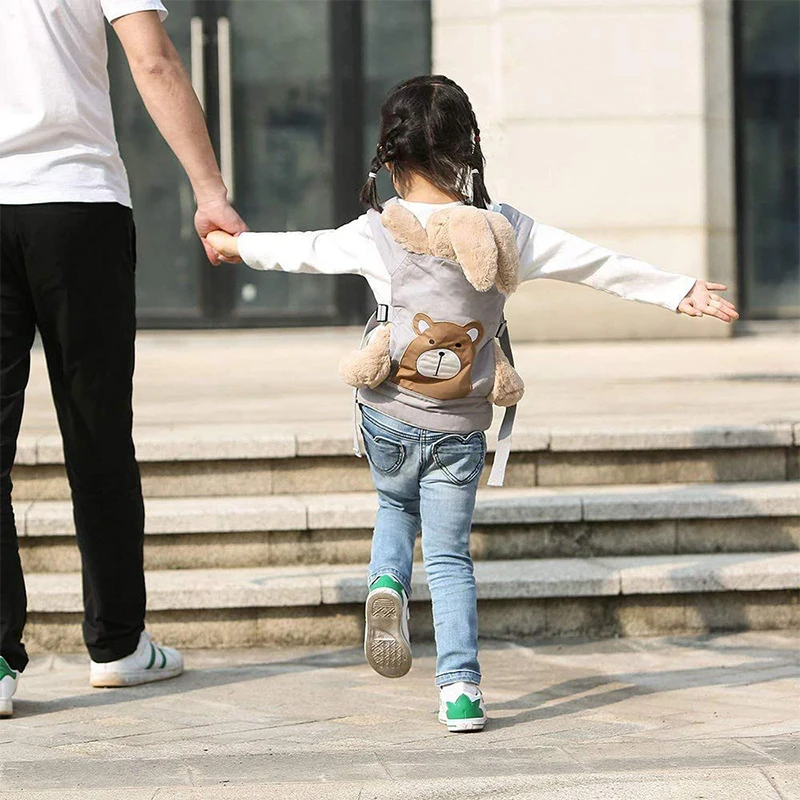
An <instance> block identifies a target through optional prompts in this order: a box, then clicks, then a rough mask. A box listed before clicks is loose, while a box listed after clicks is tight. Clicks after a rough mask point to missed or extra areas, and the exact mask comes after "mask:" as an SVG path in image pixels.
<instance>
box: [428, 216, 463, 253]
mask: <svg viewBox="0 0 800 800" xmlns="http://www.w3.org/2000/svg"><path fill="white" fill-rule="evenodd" d="M452 211H453V209H452V208H444V209H442V210H441V211H437V212H436V213H435V214H431V216H430V217H429V219H428V224H427V225H426V226H425V231H426V234H427V236H428V248H429V251H430V252H431V253H432V254H433V255H435V256H438V257H439V258H446V259H447V260H448V261H455V260H456V251H455V250H453V243H452V242H451V241H450V214H451V213H452Z"/></svg>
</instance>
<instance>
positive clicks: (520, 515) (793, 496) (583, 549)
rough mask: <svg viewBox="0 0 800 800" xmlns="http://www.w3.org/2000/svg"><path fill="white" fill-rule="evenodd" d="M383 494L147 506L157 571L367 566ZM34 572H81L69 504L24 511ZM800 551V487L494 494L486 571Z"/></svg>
mask: <svg viewBox="0 0 800 800" xmlns="http://www.w3.org/2000/svg"><path fill="white" fill-rule="evenodd" d="M376 509H377V499H376V497H375V494H374V493H373V492H365V493H351V494H301V495H293V496H274V495H272V496H264V497H225V498H216V497H210V498H195V499H191V498H190V499H187V498H184V499H172V498H156V499H150V500H148V501H147V517H146V532H147V544H146V548H145V553H146V559H147V566H148V568H151V569H186V568H199V567H212V566H218V567H267V566H280V565H298V564H306V565H311V564H347V563H365V562H366V560H367V559H368V558H369V547H370V540H371V531H372V527H373V525H374V522H375V513H376ZM16 517H17V525H18V529H19V534H20V549H21V554H22V558H23V563H24V565H25V567H26V570H28V571H29V572H64V571H72V570H78V569H79V557H78V551H77V547H76V546H75V543H74V537H73V533H74V526H73V521H72V509H71V505H70V504H69V503H68V502H62V501H35V502H29V503H18V504H17V505H16ZM797 549H800V482H799V481H785V482H775V483H760V484H755V483H746V484H708V485H688V486H683V485H654V486H652V485H633V486H613V487H603V486H600V487H576V488H558V489H545V488H532V489H485V490H481V491H479V493H478V502H477V505H476V510H475V520H474V527H473V536H472V551H473V555H474V557H475V559H476V560H498V559H513V558H542V557H550V558H553V557H576V556H582V557H592V556H621V555H671V554H679V553H713V552H741V551H748V550H753V551H791V550H797Z"/></svg>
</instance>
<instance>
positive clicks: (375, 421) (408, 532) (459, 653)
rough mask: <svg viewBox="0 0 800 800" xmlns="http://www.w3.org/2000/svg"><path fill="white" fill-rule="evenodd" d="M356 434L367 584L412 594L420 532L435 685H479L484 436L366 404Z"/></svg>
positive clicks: (480, 432)
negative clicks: (368, 533)
mask: <svg viewBox="0 0 800 800" xmlns="http://www.w3.org/2000/svg"><path fill="white" fill-rule="evenodd" d="M361 429H362V432H363V435H364V447H365V450H366V452H367V458H368V460H369V463H370V468H371V471H372V479H373V481H374V483H375V488H376V489H377V491H378V517H377V521H376V523H375V534H374V536H373V538H372V559H371V561H370V565H369V582H370V583H372V582H373V581H374V580H375V579H376V578H377V577H378V576H380V575H392V576H394V577H395V578H396V579H397V580H398V581H400V583H402V584H403V586H404V587H405V589H406V592H408V594H409V596H410V594H411V568H412V564H413V559H414V542H415V540H416V538H417V534H418V533H419V532H420V530H421V531H422V556H423V562H424V565H425V572H426V573H427V576H428V585H429V587H430V593H431V601H432V604H433V625H434V631H435V635H436V685H437V686H444V685H446V684H448V683H454V682H455V681H471V682H473V683H480V679H481V673H480V666H479V665H478V610H477V598H476V593H475V576H474V574H473V567H472V559H471V558H470V554H469V534H470V528H471V526H472V513H473V510H474V508H475V494H476V492H477V489H478V481H479V479H480V475H481V471H482V470H483V464H484V460H485V457H486V437H485V436H484V434H483V432H482V431H473V432H472V433H470V434H467V435H460V434H453V433H442V432H440V431H428V430H423V429H421V428H415V427H414V426H412V425H408V424H406V423H405V422H400V421H399V420H397V419H394V418H393V417H387V416H386V415H385V414H380V413H379V412H377V411H375V410H373V409H371V408H364V407H362V425H361Z"/></svg>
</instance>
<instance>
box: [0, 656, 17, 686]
mask: <svg viewBox="0 0 800 800" xmlns="http://www.w3.org/2000/svg"><path fill="white" fill-rule="evenodd" d="M18 674H19V673H18V672H14V670H13V669H11V667H9V666H8V661H6V660H5V659H4V658H3V657H2V656H0V681H1V680H3V678H13V679H14V680H16V679H17V675H18Z"/></svg>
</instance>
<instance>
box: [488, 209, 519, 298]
mask: <svg viewBox="0 0 800 800" xmlns="http://www.w3.org/2000/svg"><path fill="white" fill-rule="evenodd" d="M485 213H486V220H487V222H488V223H489V227H490V228H491V229H492V234H493V235H494V240H495V244H496V245H497V277H496V279H495V285H496V286H497V288H498V290H499V291H501V292H502V293H503V294H505V295H509V294H513V293H514V292H515V291H516V290H517V287H518V286H519V250H518V249H517V237H516V236H515V235H514V229H513V228H512V227H511V223H510V222H509V221H508V220H507V219H506V218H505V217H504V216H503V215H502V214H498V213H496V212H495V211H487V212H485Z"/></svg>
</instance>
